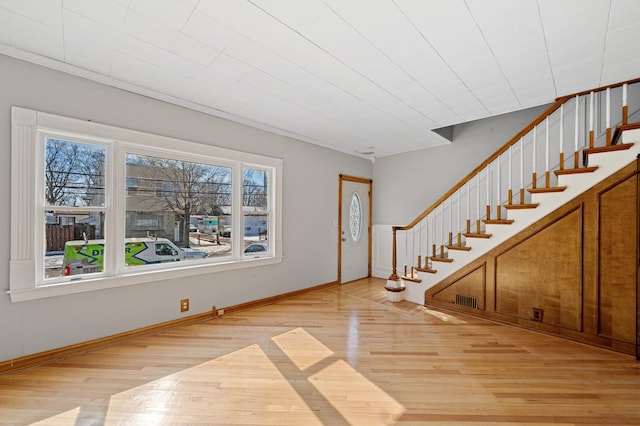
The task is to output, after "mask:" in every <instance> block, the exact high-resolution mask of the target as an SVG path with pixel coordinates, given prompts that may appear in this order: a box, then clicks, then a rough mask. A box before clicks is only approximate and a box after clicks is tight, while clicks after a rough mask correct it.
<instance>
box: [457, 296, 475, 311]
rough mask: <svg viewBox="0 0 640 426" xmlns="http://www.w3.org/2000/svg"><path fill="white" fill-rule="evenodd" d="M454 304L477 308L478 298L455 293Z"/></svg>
mask: <svg viewBox="0 0 640 426" xmlns="http://www.w3.org/2000/svg"><path fill="white" fill-rule="evenodd" d="M456 305H460V306H466V307H467V308H472V309H478V298H477V297H474V296H465V295H463V294H456Z"/></svg>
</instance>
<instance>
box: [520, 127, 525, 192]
mask: <svg viewBox="0 0 640 426" xmlns="http://www.w3.org/2000/svg"><path fill="white" fill-rule="evenodd" d="M520 194H521V195H520V203H521V204H524V199H522V194H524V137H523V136H521V137H520Z"/></svg>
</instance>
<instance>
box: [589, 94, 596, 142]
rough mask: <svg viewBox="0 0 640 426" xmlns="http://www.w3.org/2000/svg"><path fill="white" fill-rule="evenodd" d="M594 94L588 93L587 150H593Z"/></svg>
mask: <svg viewBox="0 0 640 426" xmlns="http://www.w3.org/2000/svg"><path fill="white" fill-rule="evenodd" d="M594 97H595V95H594V92H593V91H592V92H591V93H589V148H593V144H594V135H593V116H594V114H595V113H594Z"/></svg>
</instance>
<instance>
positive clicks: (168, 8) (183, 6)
mask: <svg viewBox="0 0 640 426" xmlns="http://www.w3.org/2000/svg"><path fill="white" fill-rule="evenodd" d="M129 9H131V10H134V11H136V12H138V13H139V14H141V15H144V16H146V17H148V18H150V19H152V20H154V21H157V22H158V23H160V24H162V25H164V26H167V27H169V28H172V29H175V30H180V29H182V27H183V26H184V24H185V23H186V22H187V19H188V18H189V16H190V15H191V13H192V12H193V9H194V6H193V5H189V4H187V3H184V2H181V1H176V0H130V3H129Z"/></svg>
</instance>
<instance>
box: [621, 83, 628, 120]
mask: <svg viewBox="0 0 640 426" xmlns="http://www.w3.org/2000/svg"><path fill="white" fill-rule="evenodd" d="M627 89H628V84H627V83H625V84H623V85H622V124H623V125H624V124H627V121H628V119H629V104H628V98H627V96H628V93H627Z"/></svg>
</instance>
